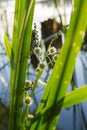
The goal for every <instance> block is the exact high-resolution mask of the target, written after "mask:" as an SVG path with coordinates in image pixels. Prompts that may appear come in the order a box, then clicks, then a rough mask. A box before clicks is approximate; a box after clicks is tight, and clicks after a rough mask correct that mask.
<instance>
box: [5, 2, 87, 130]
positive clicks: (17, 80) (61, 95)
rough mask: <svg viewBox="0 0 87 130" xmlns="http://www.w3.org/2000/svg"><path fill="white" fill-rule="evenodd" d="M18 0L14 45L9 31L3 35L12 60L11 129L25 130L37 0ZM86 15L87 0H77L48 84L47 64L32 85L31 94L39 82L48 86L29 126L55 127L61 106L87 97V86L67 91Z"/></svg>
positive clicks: (86, 23)
mask: <svg viewBox="0 0 87 130" xmlns="http://www.w3.org/2000/svg"><path fill="white" fill-rule="evenodd" d="M15 2H16V3H15V13H14V26H13V38H12V46H11V45H10V42H9V40H8V37H7V36H6V35H5V37H4V41H5V47H6V52H7V55H8V58H9V60H10V61H11V79H10V124H9V130H25V129H26V128H25V127H24V126H25V124H21V122H22V123H25V118H26V115H27V114H28V109H29V106H27V107H26V110H25V112H24V116H23V117H24V120H22V114H23V113H22V108H23V95H24V85H25V79H26V69H27V66H28V57H29V54H30V53H29V51H30V42H31V34H32V22H33V13H34V6H35V0H32V1H31V0H24V1H23V0H20V1H19V0H16V1H15ZM54 2H55V5H56V7H57V2H58V0H54ZM86 17H87V1H86V0H83V1H82V0H75V4H74V11H73V12H72V16H71V22H70V27H69V30H68V31H67V34H66V39H65V43H64V45H63V48H62V50H61V53H60V56H58V58H57V61H56V63H55V65H54V68H53V71H52V74H51V76H50V79H49V81H48V83H47V84H45V83H43V82H42V81H41V80H40V77H41V75H42V73H43V70H44V67H45V66H44V67H43V69H40V70H39V72H38V75H37V77H36V81H35V84H34V87H33V88H32V92H31V95H30V96H31V97H32V96H33V95H34V92H35V89H36V87H37V83H38V82H40V83H41V84H42V85H44V86H46V89H45V92H44V94H43V96H42V100H41V102H40V104H39V107H38V109H37V112H36V115H35V117H34V118H33V119H31V121H30V122H29V124H27V125H29V126H28V127H29V128H30V130H55V127H56V123H57V120H58V119H59V115H60V111H61V109H62V108H66V107H70V106H72V105H75V104H78V103H80V102H82V101H84V100H87V96H86V91H87V86H84V87H82V88H79V89H75V90H73V91H72V92H69V93H67V88H68V85H69V83H70V80H71V78H72V74H73V71H74V65H75V61H76V57H77V54H78V52H79V50H80V48H81V45H82V35H83V32H84V31H85V28H86V26H87V21H86V20H85V18H86ZM46 56H47V53H46ZM46 56H45V58H44V59H43V61H44V60H45V59H46ZM29 99H30V97H28V98H27V100H28V101H30V100H29Z"/></svg>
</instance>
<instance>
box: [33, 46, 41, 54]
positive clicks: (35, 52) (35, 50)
mask: <svg viewBox="0 0 87 130" xmlns="http://www.w3.org/2000/svg"><path fill="white" fill-rule="evenodd" d="M34 54H36V55H37V56H40V55H41V54H42V50H41V48H40V47H35V48H34Z"/></svg>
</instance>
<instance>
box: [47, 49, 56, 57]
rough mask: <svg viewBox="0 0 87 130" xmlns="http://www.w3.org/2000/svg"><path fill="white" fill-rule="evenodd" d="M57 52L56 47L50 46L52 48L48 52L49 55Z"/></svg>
mask: <svg viewBox="0 0 87 130" xmlns="http://www.w3.org/2000/svg"><path fill="white" fill-rule="evenodd" d="M56 52H57V50H56V48H55V47H50V49H49V50H48V54H49V55H54V54H55V53H56Z"/></svg>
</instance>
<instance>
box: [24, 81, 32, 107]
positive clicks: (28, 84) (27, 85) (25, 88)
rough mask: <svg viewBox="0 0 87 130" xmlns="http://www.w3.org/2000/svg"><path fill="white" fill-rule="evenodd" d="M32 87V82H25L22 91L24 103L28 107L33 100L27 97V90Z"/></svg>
mask: <svg viewBox="0 0 87 130" xmlns="http://www.w3.org/2000/svg"><path fill="white" fill-rule="evenodd" d="M33 85H34V82H33V81H30V80H26V82H25V87H24V90H25V103H26V105H28V106H30V105H31V104H32V103H33V100H32V99H31V97H30V96H29V95H28V90H30V89H31V88H32V87H33Z"/></svg>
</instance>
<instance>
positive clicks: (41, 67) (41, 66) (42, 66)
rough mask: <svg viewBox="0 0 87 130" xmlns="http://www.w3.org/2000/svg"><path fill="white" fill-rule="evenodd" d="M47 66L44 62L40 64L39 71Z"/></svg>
mask: <svg viewBox="0 0 87 130" xmlns="http://www.w3.org/2000/svg"><path fill="white" fill-rule="evenodd" d="M45 66H46V64H45V63H44V62H40V63H39V64H38V70H43V69H44V68H45Z"/></svg>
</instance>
